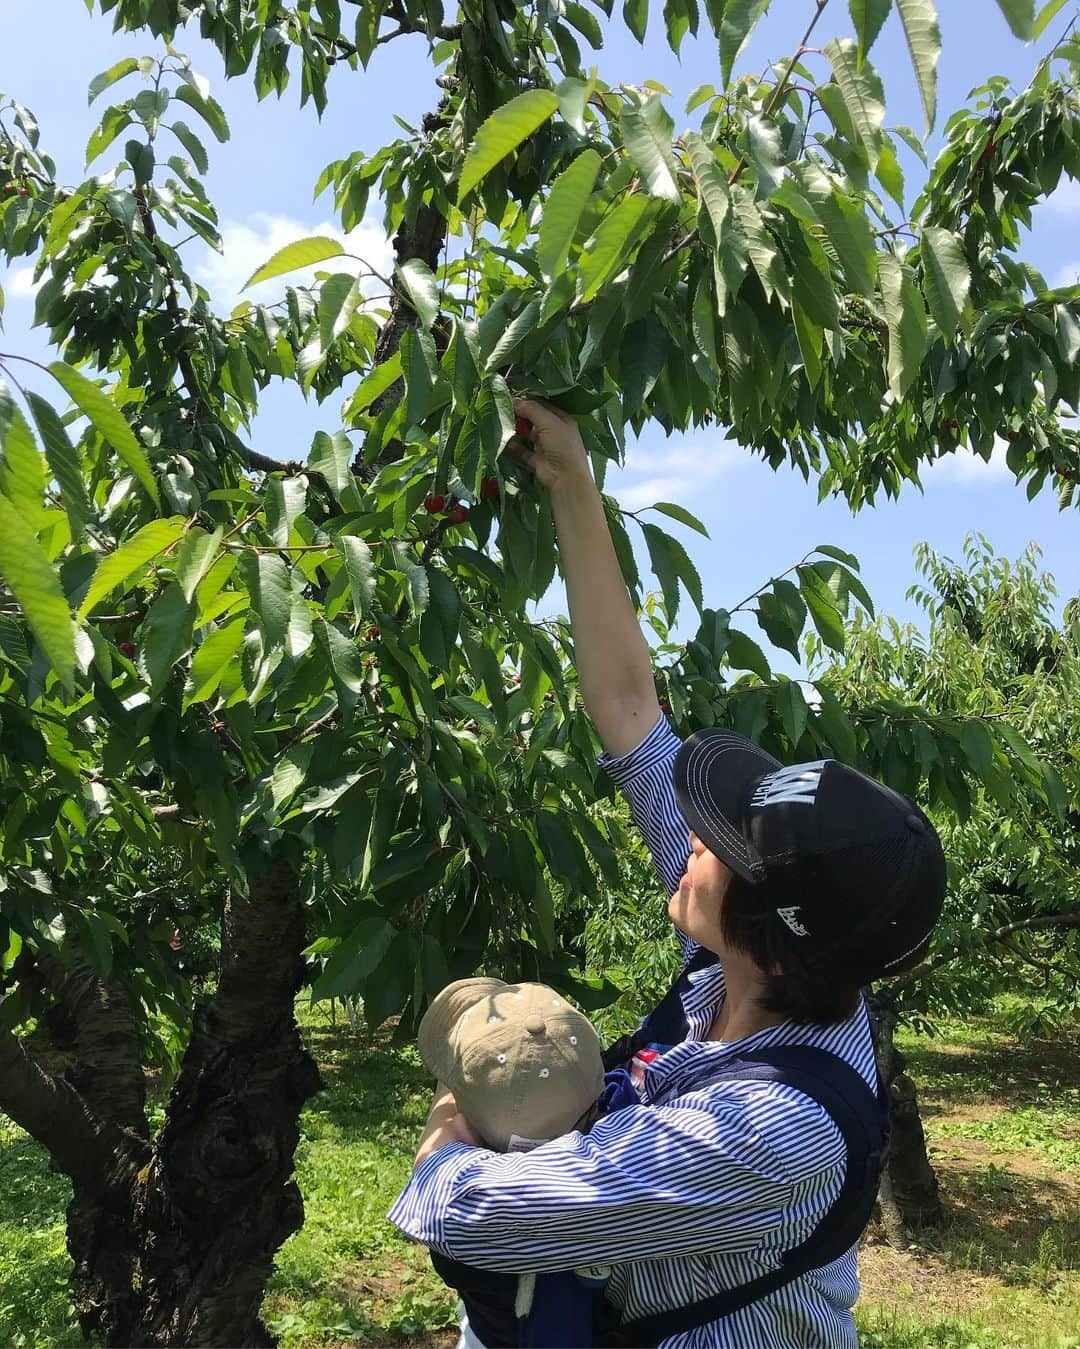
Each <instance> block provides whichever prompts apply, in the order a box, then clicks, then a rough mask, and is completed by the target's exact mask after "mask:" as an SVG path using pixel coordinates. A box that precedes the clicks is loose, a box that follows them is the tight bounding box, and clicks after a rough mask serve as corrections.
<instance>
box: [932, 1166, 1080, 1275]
mask: <svg viewBox="0 0 1080 1349" xmlns="http://www.w3.org/2000/svg"><path fill="white" fill-rule="evenodd" d="M938 1176H939V1179H940V1181H941V1185H942V1190H943V1192H944V1198H945V1211H946V1222H945V1225H944V1226H943V1227H941V1228H938V1229H929V1230H927V1231H924V1232H922V1233H920V1234H919V1237H918V1246H919V1247H920V1248H921V1249H922V1250H925V1251H926V1252H927V1253H928V1254H932V1255H934V1256H936V1257H937V1258H939V1259H940V1260H943V1261H945V1262H946V1263H947V1264H948V1265H949V1266H950V1267H951V1268H953V1269H957V1270H967V1271H969V1272H970V1273H973V1274H981V1275H988V1274H993V1275H995V1276H996V1277H997V1278H999V1279H1001V1281H1002V1282H1003V1283H1007V1284H1013V1285H1018V1286H1024V1287H1038V1288H1050V1287H1052V1286H1053V1285H1054V1284H1055V1283H1056V1282H1057V1281H1058V1280H1059V1279H1060V1277H1061V1276H1062V1275H1063V1274H1067V1273H1071V1272H1075V1271H1077V1270H1080V1208H1078V1205H1077V1200H1078V1194H1080V1191H1078V1187H1077V1186H1076V1185H1075V1184H1070V1183H1068V1182H1067V1181H1065V1180H1055V1179H1053V1178H1052V1177H1049V1176H1046V1175H1040V1176H1029V1175H1020V1174H1018V1173H1017V1172H1016V1171H1014V1170H1011V1169H1010V1168H1008V1167H1003V1166H998V1165H996V1164H995V1163H993V1162H991V1163H989V1164H988V1165H985V1166H980V1167H978V1168H970V1169H964V1170H950V1169H946V1168H945V1167H944V1166H942V1165H941V1164H940V1163H939V1165H938Z"/></svg>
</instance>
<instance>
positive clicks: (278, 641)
mask: <svg viewBox="0 0 1080 1349" xmlns="http://www.w3.org/2000/svg"><path fill="white" fill-rule="evenodd" d="M236 574H237V577H238V579H239V580H240V583H241V584H242V585H243V587H244V589H245V590H246V591H247V592H248V595H249V596H250V598H251V611H252V613H253V614H254V615H255V617H256V618H257V619H258V620H259V626H260V627H261V628H262V632H263V636H264V638H265V640H266V649H267V650H268V651H273V650H276V648H277V647H279V646H284V644H285V634H286V632H287V630H288V626H289V619H290V617H291V614H292V594H293V592H292V585H291V583H290V581H289V568H288V567H287V566H286V565H285V563H284V562H283V561H282V559H281V558H280V557H278V555H277V554H276V553H256V552H255V551H254V550H253V549H245V550H244V552H242V553H241V554H240V557H239V558H238V559H237V564H236Z"/></svg>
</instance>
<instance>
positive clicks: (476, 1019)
mask: <svg viewBox="0 0 1080 1349" xmlns="http://www.w3.org/2000/svg"><path fill="white" fill-rule="evenodd" d="M418 1048H419V1050H420V1056H421V1058H422V1059H423V1060H424V1063H425V1064H426V1066H427V1068H428V1069H429V1071H430V1072H432V1073H433V1074H434V1075H435V1077H437V1078H438V1079H439V1080H440V1081H441V1082H443V1083H445V1084H446V1086H447V1087H449V1088H450V1090H451V1091H452V1092H453V1093H454V1098H455V1100H456V1101H457V1105H458V1109H459V1110H460V1111H461V1113H462V1114H463V1115H464V1116H465V1117H466V1118H467V1119H468V1121H469V1123H470V1124H471V1125H472V1127H473V1128H474V1129H475V1130H476V1132H477V1133H478V1134H479V1135H480V1136H481V1138H483V1139H484V1141H485V1143H486V1144H487V1145H488V1147H490V1148H491V1149H493V1150H494V1151H496V1152H525V1151H528V1150H529V1149H531V1148H535V1147H539V1146H540V1145H541V1144H542V1143H546V1142H548V1141H550V1140H551V1139H552V1138H557V1137H558V1136H559V1135H560V1134H564V1133H568V1132H569V1131H570V1130H572V1129H581V1130H585V1129H588V1128H589V1127H590V1126H591V1125H592V1124H593V1123H594V1122H595V1121H596V1119H597V1118H598V1117H599V1116H600V1115H601V1114H608V1113H611V1111H612V1110H616V1109H620V1108H621V1107H622V1106H625V1105H631V1104H635V1103H636V1101H637V1095H636V1093H635V1091H634V1089H633V1087H632V1085H631V1084H630V1080H629V1077H628V1076H627V1074H626V1073H625V1072H622V1071H620V1070H616V1072H613V1073H609V1074H608V1075H607V1080H606V1081H605V1074H604V1064H603V1055H602V1051H601V1048H600V1041H599V1039H598V1038H597V1035H596V1031H595V1030H593V1028H592V1026H591V1024H590V1023H589V1021H588V1019H587V1018H586V1017H585V1016H583V1015H582V1014H581V1012H579V1011H578V1010H577V1009H576V1008H575V1007H573V1006H572V1005H571V1004H570V1003H569V1002H567V1000H566V999H565V998H564V997H563V996H562V994H560V993H558V992H556V991H555V989H553V988H547V987H546V986H545V985H543V984H505V983H503V982H502V980H501V979H489V978H478V979H460V980H458V981H457V983H453V984H450V985H449V986H448V987H446V988H444V989H443V991H442V992H441V993H440V994H439V995H438V997H437V998H436V999H435V1000H434V1002H432V1004H431V1006H430V1007H429V1008H428V1010H427V1012H426V1014H425V1015H424V1019H423V1020H422V1021H421V1023H420V1031H419V1037H418ZM431 1260H432V1264H433V1265H434V1266H435V1270H436V1272H437V1273H438V1275H439V1277H440V1278H441V1279H442V1280H443V1282H444V1283H446V1284H448V1285H449V1286H450V1287H452V1288H455V1289H456V1290H457V1291H458V1293H459V1294H460V1296H461V1299H462V1302H463V1303H464V1304H465V1311H466V1313H467V1322H464V1323H463V1327H462V1339H461V1341H460V1344H459V1349H504V1347H507V1349H517V1347H518V1346H531V1345H536V1346H551V1345H559V1346H561V1349H584V1346H587V1345H591V1344H592V1342H593V1341H592V1314H593V1307H594V1302H595V1299H596V1297H597V1296H599V1293H598V1290H599V1289H600V1288H602V1287H603V1285H604V1283H605V1282H606V1280H607V1270H606V1269H604V1268H602V1267H596V1268H590V1269H588V1270H576V1271H573V1272H564V1273H555V1274H537V1275H532V1274H522V1275H518V1274H511V1273H496V1272H493V1271H491V1270H482V1269H473V1268H472V1267H470V1266H468V1265H463V1264H460V1263H459V1262H458V1261H456V1260H451V1259H449V1258H448V1257H447V1256H444V1255H440V1254H439V1253H438V1252H437V1251H432V1252H431Z"/></svg>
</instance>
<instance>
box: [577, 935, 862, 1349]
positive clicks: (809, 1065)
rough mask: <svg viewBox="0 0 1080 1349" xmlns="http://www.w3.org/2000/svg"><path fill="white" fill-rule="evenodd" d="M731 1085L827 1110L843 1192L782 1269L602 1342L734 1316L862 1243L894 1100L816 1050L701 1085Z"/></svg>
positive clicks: (641, 1348)
mask: <svg viewBox="0 0 1080 1349" xmlns="http://www.w3.org/2000/svg"><path fill="white" fill-rule="evenodd" d="M707 954H709V953H707ZM713 958H714V959H715V957H713ZM704 963H708V962H707V961H706V962H704ZM691 967H692V966H691ZM691 967H688V968H691ZM684 973H685V972H684ZM674 991H675V990H674V989H673V990H672V992H674ZM669 996H670V995H669ZM665 1001H666V999H665ZM663 1005H664V1004H663V1003H661V1004H660V1006H659V1007H658V1008H657V1011H658V1012H659V1011H660V1009H661V1008H662V1007H663ZM650 1020H651V1018H650ZM647 1024H648V1022H646V1025H647ZM641 1029H644V1027H642V1028H641ZM635 1038H636V1034H635V1036H631V1037H624V1039H628V1040H629V1041H631V1042H632V1041H633V1040H634V1039H635ZM655 1038H656V1037H654V1036H652V1035H649V1036H648V1037H647V1039H646V1040H644V1041H642V1043H646V1042H647V1041H648V1040H653V1041H654V1042H655ZM638 1047H640V1046H638ZM612 1048H613V1049H614V1048H615V1046H613V1047H612ZM631 1052H632V1053H633V1052H636V1050H632V1051H631ZM732 1079H736V1080H738V1081H747V1080H749V1081H755V1080H756V1081H763V1082H781V1083H783V1084H785V1085H786V1086H789V1087H793V1088H795V1090H796V1091H799V1092H801V1093H802V1094H803V1095H804V1096H809V1097H810V1099H811V1100H813V1101H816V1102H817V1103H818V1105H820V1106H821V1107H822V1109H823V1110H825V1111H826V1112H827V1114H828V1115H829V1117H830V1118H831V1119H832V1120H833V1122H834V1123H835V1124H836V1127H837V1128H838V1129H839V1130H840V1134H841V1136H842V1137H843V1140H844V1146H845V1148H846V1151H847V1163H846V1170H845V1173H844V1181H843V1184H842V1186H841V1187H840V1193H839V1194H838V1195H837V1196H836V1199H835V1200H834V1201H833V1203H832V1205H831V1206H830V1207H829V1209H828V1211H827V1212H826V1213H825V1215H824V1216H823V1217H822V1219H821V1221H820V1222H819V1223H818V1224H817V1226H816V1227H815V1228H814V1230H813V1231H812V1232H811V1233H810V1235H809V1236H808V1237H807V1238H806V1240H805V1241H803V1242H801V1243H800V1244H799V1245H798V1246H795V1247H793V1248H792V1249H791V1250H789V1251H786V1252H785V1253H784V1254H783V1256H782V1257H781V1260H780V1264H779V1266H778V1268H776V1269H774V1270H770V1271H769V1272H768V1273H766V1274H762V1275H760V1276H759V1277H758V1278H756V1279H752V1280H751V1281H750V1282H749V1283H746V1284H743V1285H741V1286H740V1287H738V1288H729V1289H725V1290H724V1291H723V1292H722V1293H717V1294H715V1296H713V1297H709V1298H704V1299H703V1300H702V1301H700V1302H694V1303H691V1304H690V1305H689V1306H685V1307H678V1308H675V1309H674V1310H672V1311H665V1312H657V1313H656V1314H654V1315H652V1316H639V1317H634V1318H633V1319H631V1320H628V1321H621V1322H618V1323H615V1324H612V1323H610V1321H609V1323H608V1324H607V1325H605V1326H604V1327H603V1328H602V1329H601V1330H600V1331H599V1332H598V1338H597V1343H598V1344H601V1345H612V1346H635V1349H645V1347H646V1346H652V1345H658V1344H660V1343H661V1342H662V1341H663V1340H666V1339H668V1338H670V1337H671V1336H672V1335H679V1334H684V1333H686V1332H687V1331H690V1330H694V1329H696V1328H697V1327H699V1326H704V1325H708V1324H709V1323H710V1322H712V1321H717V1320H719V1319H720V1318H721V1317H724V1316H730V1315H731V1313H732V1312H735V1311H739V1310H740V1309H741V1308H742V1307H746V1306H749V1304H750V1303H752V1302H757V1301H758V1300H759V1299H761V1298H763V1297H767V1296H768V1295H769V1294H770V1293H774V1292H775V1291H776V1290H777V1289H778V1288H783V1287H784V1285H785V1284H788V1283H791V1282H792V1281H793V1280H795V1279H797V1278H799V1277H800V1276H801V1275H803V1274H805V1273H807V1272H808V1271H809V1270H811V1269H819V1268H821V1267H822V1266H823V1265H828V1264H831V1263H832V1262H833V1261H834V1260H837V1259H839V1258H840V1256H841V1255H843V1254H844V1252H845V1251H847V1250H850V1248H851V1247H852V1246H854V1245H855V1243H856V1242H857V1241H858V1240H859V1237H860V1236H861V1235H862V1233H863V1230H864V1229H865V1227H866V1224H867V1223H868V1222H869V1220H870V1213H871V1211H872V1209H873V1206H874V1201H875V1199H876V1198H877V1190H878V1179H879V1177H880V1175H881V1169H882V1166H883V1165H884V1159H885V1154H886V1150H887V1147H888V1139H889V1109H888V1096H887V1093H886V1092H885V1089H884V1087H883V1086H882V1084H881V1082H880V1081H879V1082H878V1089H877V1093H876V1095H875V1093H874V1092H873V1091H872V1090H871V1089H870V1087H869V1086H867V1084H866V1082H865V1081H864V1080H863V1078H862V1076H861V1075H860V1074H859V1073H858V1072H857V1071H856V1070H855V1069H854V1068H853V1067H852V1066H851V1065H850V1064H849V1063H846V1062H845V1061H844V1060H843V1059H841V1058H839V1057H838V1056H837V1055H836V1054H832V1053H830V1052H829V1051H828V1050H825V1049H818V1048H816V1047H815V1046H813V1045H778V1046H775V1047H773V1048H769V1049H760V1050H758V1051H757V1052H755V1053H754V1054H753V1055H752V1056H748V1057H746V1058H741V1059H733V1060H731V1061H730V1062H729V1063H726V1064H724V1066H723V1067H722V1068H719V1069H718V1070H717V1071H716V1072H715V1073H712V1074H710V1075H709V1077H708V1078H706V1079H704V1080H703V1081H700V1082H697V1083H695V1086H696V1087H701V1086H704V1085H707V1084H711V1083H713V1082H723V1081H728V1080H732ZM605 1307H606V1308H607V1309H608V1313H609V1315H610V1316H612V1317H613V1316H615V1315H616V1313H615V1312H614V1309H612V1308H611V1307H610V1304H609V1303H608V1304H605Z"/></svg>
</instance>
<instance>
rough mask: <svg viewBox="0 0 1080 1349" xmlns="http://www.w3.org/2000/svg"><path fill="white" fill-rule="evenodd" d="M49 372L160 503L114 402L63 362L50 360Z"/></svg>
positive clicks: (142, 456) (139, 449)
mask: <svg viewBox="0 0 1080 1349" xmlns="http://www.w3.org/2000/svg"><path fill="white" fill-rule="evenodd" d="M49 373H50V374H51V375H52V376H53V378H54V379H56V380H57V381H58V383H60V384H62V385H63V387H64V389H65V390H66V391H67V393H68V396H69V397H70V398H71V400H72V402H73V403H74V404H75V405H76V406H77V407H78V409H79V411H80V412H83V413H85V414H86V416H87V417H89V418H90V421H91V423H92V424H93V427H94V430H95V431H97V432H98V434H99V435H100V436H101V437H102V439H103V440H104V441H105V442H106V443H107V444H109V445H111V446H112V447H113V449H114V450H115V451H116V453H117V454H118V455H119V456H120V458H121V459H122V460H123V461H124V463H125V464H127V466H128V468H130V469H131V471H132V473H134V474H135V476H136V478H138V480H139V482H140V483H142V485H143V487H144V488H145V489H146V494H147V496H148V497H149V498H150V500H151V501H152V502H153V503H154V505H155V506H160V504H161V498H160V496H159V495H158V485H157V480H156V479H155V477H154V474H153V470H152V469H151V467H150V461H149V460H148V459H147V457H146V454H145V452H144V450H143V448H142V446H141V445H140V444H139V442H138V441H137V440H136V439H135V434H134V432H133V431H132V429H131V427H130V426H129V425H128V424H127V421H126V419H125V418H124V414H123V413H122V412H121V411H120V409H119V408H118V407H117V406H116V404H115V403H114V402H112V400H111V399H110V398H109V397H108V396H107V395H106V394H104V393H102V391H101V390H100V389H99V388H98V386H97V385H96V384H91V383H90V381H89V380H88V379H87V378H86V376H85V375H82V374H80V373H79V371H78V370H76V369H75V367H74V366H71V365H67V364H66V363H65V362H64V361H53V362H52V364H51V365H50V366H49Z"/></svg>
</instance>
